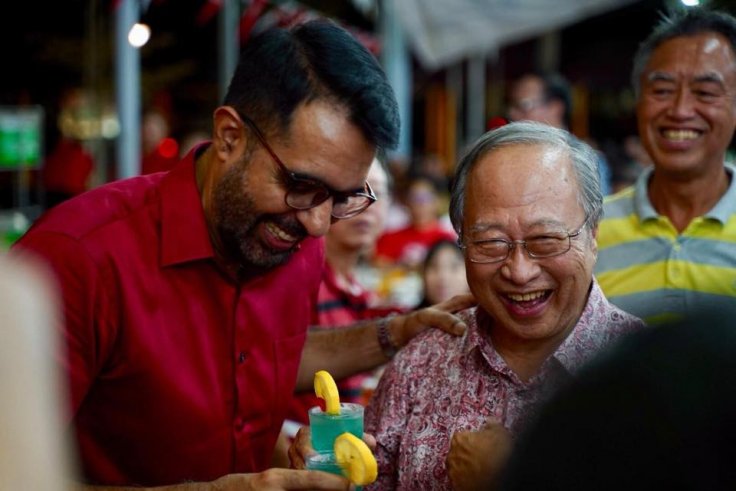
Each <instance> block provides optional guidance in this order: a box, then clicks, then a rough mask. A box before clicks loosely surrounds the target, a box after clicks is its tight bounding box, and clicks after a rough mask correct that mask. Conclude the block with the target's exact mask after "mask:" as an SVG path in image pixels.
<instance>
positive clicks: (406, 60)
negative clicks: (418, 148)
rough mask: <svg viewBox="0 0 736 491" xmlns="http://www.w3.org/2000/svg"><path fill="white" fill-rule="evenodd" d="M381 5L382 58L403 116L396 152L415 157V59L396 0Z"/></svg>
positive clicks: (401, 155)
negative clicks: (413, 98)
mask: <svg viewBox="0 0 736 491" xmlns="http://www.w3.org/2000/svg"><path fill="white" fill-rule="evenodd" d="M381 7H382V8H381V11H380V26H381V28H380V32H381V37H382V46H383V47H382V51H381V62H382V65H383V68H384V70H385V71H386V76H387V77H388V80H389V82H390V83H391V86H392V87H393V89H394V93H395V94H396V100H397V102H398V104H399V117H400V118H401V133H400V135H399V145H398V147H397V148H396V150H395V152H394V155H395V156H396V157H398V158H400V159H408V158H410V157H411V128H412V118H411V109H412V98H411V92H412V90H411V86H412V73H411V59H410V57H409V50H408V48H407V46H406V40H405V37H404V33H403V31H402V28H401V24H399V20H398V15H396V12H395V11H394V9H393V2H390V1H384V2H383V3H382V4H381Z"/></svg>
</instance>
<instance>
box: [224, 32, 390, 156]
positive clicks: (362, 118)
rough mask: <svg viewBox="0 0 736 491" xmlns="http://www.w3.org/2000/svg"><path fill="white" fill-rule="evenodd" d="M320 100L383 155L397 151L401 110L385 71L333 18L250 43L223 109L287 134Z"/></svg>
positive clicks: (242, 53) (272, 130)
mask: <svg viewBox="0 0 736 491" xmlns="http://www.w3.org/2000/svg"><path fill="white" fill-rule="evenodd" d="M318 99H325V100H328V101H334V102H336V103H338V104H340V105H342V106H344V107H345V108H346V109H347V110H348V112H349V115H350V119H351V121H352V122H353V123H354V124H356V125H357V126H358V127H359V128H360V129H361V130H362V132H363V134H364V135H365V137H366V139H367V140H368V141H369V142H371V143H373V144H374V145H376V147H377V148H378V149H379V150H383V149H387V148H388V149H390V148H395V147H396V145H397V143H398V140H399V111H398V105H397V103H396V97H395V95H394V92H393V89H392V88H391V86H390V85H389V82H388V79H387V78H386V74H385V73H384V71H383V69H382V68H381V66H380V65H379V64H378V61H377V60H376V59H375V57H374V56H373V55H372V54H371V53H370V52H369V51H368V50H367V49H366V48H365V47H363V46H362V45H361V44H360V43H359V42H358V41H357V40H356V39H355V38H354V37H353V36H352V35H351V34H350V33H348V32H347V31H346V30H345V29H343V28H341V27H339V26H338V25H336V24H335V23H333V22H331V21H327V20H314V21H310V22H306V23H304V24H301V25H298V26H296V27H295V28H293V29H281V28H273V29H269V30H266V31H264V32H263V33H261V34H259V35H258V36H256V37H254V38H253V39H251V40H250V41H249V42H248V43H247V44H246V45H245V47H244V48H243V50H242V52H241V54H240V61H239V62H238V66H237V68H236V70H235V74H234V75H233V78H232V80H231V81H230V86H229V87H228V91H227V94H226V95H225V100H224V104H226V105H229V106H232V107H234V108H235V109H236V110H238V111H239V112H242V113H243V114H246V115H247V116H248V117H249V118H251V119H252V120H254V121H255V122H256V123H257V124H258V126H259V127H261V128H262V129H263V130H264V131H266V132H267V133H268V132H274V131H276V132H281V133H283V132H286V131H287V130H288V128H289V125H290V123H291V118H292V115H293V113H294V111H295V110H296V108H297V107H298V106H299V105H300V104H302V103H304V102H310V101H314V100H318Z"/></svg>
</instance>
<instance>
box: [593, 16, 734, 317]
mask: <svg viewBox="0 0 736 491" xmlns="http://www.w3.org/2000/svg"><path fill="white" fill-rule="evenodd" d="M632 80H633V83H634V87H635V90H636V94H637V105H636V114H637V120H638V127H639V134H640V137H641V139H642V142H643V143H644V146H645V148H646V149H647V152H648V153H649V155H650V156H651V157H652V160H653V162H654V167H653V169H648V170H647V171H645V172H643V173H642V175H640V176H639V179H638V181H637V182H636V183H635V184H634V185H633V186H632V187H630V188H627V189H625V190H623V191H621V192H620V193H618V194H617V195H615V196H613V197H611V198H610V199H609V200H608V201H607V202H606V204H605V206H604V217H605V219H604V220H603V221H602V222H601V225H600V229H599V235H598V245H599V257H598V263H597V266H596V270H595V272H596V276H597V278H598V281H599V282H600V285H601V287H602V288H603V291H604V292H605V294H606V296H607V297H608V298H609V299H610V300H611V302H613V303H614V304H616V305H618V306H619V307H621V308H622V309H624V310H626V311H628V312H631V313H632V314H634V315H636V316H639V317H641V318H644V319H645V320H647V321H648V322H649V323H650V324H656V323H659V322H662V321H667V320H670V319H673V318H678V317H681V316H682V315H683V314H687V313H691V312H693V311H695V310H697V309H701V308H706V309H720V308H721V307H729V306H733V305H734V304H736V298H734V297H736V182H734V178H733V176H734V170H735V169H734V167H733V166H732V165H730V164H727V163H725V160H726V151H727V149H728V146H729V144H730V142H731V138H732V136H733V133H734V129H735V128H736V19H734V18H733V17H732V16H730V15H727V14H724V13H718V12H712V11H711V12H709V11H706V10H701V9H692V10H688V11H686V12H684V13H681V14H679V15H677V16H675V17H672V18H669V19H665V20H664V21H662V23H661V24H660V25H659V26H657V28H655V30H654V31H653V33H652V34H651V35H650V36H649V37H648V38H647V40H646V41H644V43H642V45H641V46H640V48H639V52H638V53H637V55H636V58H635V59H634V69H633V74H632Z"/></svg>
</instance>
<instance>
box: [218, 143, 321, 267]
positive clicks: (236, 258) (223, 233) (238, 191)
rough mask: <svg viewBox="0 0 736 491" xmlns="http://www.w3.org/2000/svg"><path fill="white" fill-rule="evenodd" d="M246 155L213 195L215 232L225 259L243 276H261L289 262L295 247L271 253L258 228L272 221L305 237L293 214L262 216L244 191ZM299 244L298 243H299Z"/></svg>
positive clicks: (304, 231)
mask: <svg viewBox="0 0 736 491" xmlns="http://www.w3.org/2000/svg"><path fill="white" fill-rule="evenodd" d="M249 164H250V152H246V155H244V156H243V158H242V159H241V160H240V161H239V162H238V163H236V164H235V165H233V166H232V167H231V168H230V169H229V170H228V171H227V172H226V173H225V174H224V175H223V176H222V178H221V179H220V181H219V182H218V183H217V185H216V186H215V190H214V193H213V205H214V209H215V210H214V211H215V213H214V219H215V229H216V231H217V235H218V238H219V241H220V244H221V247H222V251H221V253H222V254H223V255H224V257H225V259H226V260H227V261H228V262H230V263H233V264H236V265H238V267H239V269H240V271H241V272H242V273H246V274H260V273H264V272H266V271H268V270H270V269H272V268H275V267H276V266H280V265H281V264H284V263H285V262H286V261H288V260H289V258H290V257H291V255H292V254H293V253H294V252H295V250H296V249H297V248H298V245H297V246H295V247H292V248H291V249H289V250H287V251H283V250H273V249H271V248H270V247H269V246H268V244H266V243H264V242H263V240H261V239H260V238H259V237H258V236H257V234H256V231H257V230H258V229H259V225H260V224H262V223H265V222H272V223H275V224H276V225H278V226H279V227H280V228H282V229H284V230H285V231H287V232H288V233H289V234H291V235H294V236H297V237H301V238H302V239H303V238H304V237H306V235H307V232H306V230H305V229H304V227H303V226H302V224H301V223H300V222H299V221H298V220H297V219H296V217H295V216H294V215H293V214H263V213H259V212H258V208H257V204H256V202H255V200H254V199H253V198H252V196H251V195H250V193H249V192H248V190H249V189H250V188H251V186H250V181H249V179H248V173H247V168H248V166H249ZM299 242H301V240H300V241H299Z"/></svg>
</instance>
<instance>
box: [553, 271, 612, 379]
mask: <svg viewBox="0 0 736 491" xmlns="http://www.w3.org/2000/svg"><path fill="white" fill-rule="evenodd" d="M610 309H611V304H610V303H609V302H608V300H607V299H606V297H605V296H604V295H603V291H602V290H601V287H600V286H599V285H598V282H597V281H596V279H595V277H593V282H592V284H591V286H590V293H588V300H587V301H586V302H585V307H584V308H583V313H582V314H581V315H580V318H579V319H578V321H577V322H576V323H575V327H574V328H573V330H572V332H570V334H569V335H568V336H567V337H566V338H565V340H564V341H563V342H562V344H560V346H558V347H557V349H556V350H555V352H554V353H553V354H552V357H553V358H555V359H556V360H557V361H559V362H560V364H561V365H562V366H563V367H565V369H566V370H567V371H568V372H570V373H574V372H575V371H577V369H578V368H580V367H581V366H582V365H583V364H584V363H585V362H587V361H588V360H589V359H590V358H592V357H593V356H595V354H596V353H598V352H599V351H600V350H601V349H602V348H603V347H604V344H605V343H606V342H608V340H609V337H608V335H607V334H608V333H607V331H606V326H605V325H604V323H602V322H600V321H601V320H602V319H605V318H606V317H607V315H606V314H607V312H608V311H609V310H610Z"/></svg>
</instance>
